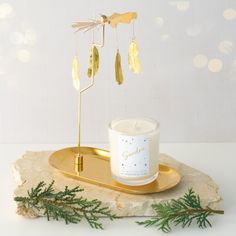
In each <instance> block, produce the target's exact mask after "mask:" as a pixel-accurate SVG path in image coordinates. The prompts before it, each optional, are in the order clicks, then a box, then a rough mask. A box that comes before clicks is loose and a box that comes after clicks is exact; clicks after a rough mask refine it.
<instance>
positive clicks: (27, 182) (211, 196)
mask: <svg viewBox="0 0 236 236" xmlns="http://www.w3.org/2000/svg"><path fill="white" fill-rule="evenodd" d="M51 154H52V151H40V152H30V151H27V152H26V153H25V154H24V155H23V156H22V157H21V158H20V159H18V160H17V161H16V162H15V163H14V165H13V175H14V178H15V180H16V183H17V188H16V189H15V192H14V196H26V195H27V190H28V189H30V188H31V187H33V186H35V185H36V184H38V182H40V181H42V180H43V181H45V182H46V183H50V182H51V181H52V180H55V186H54V187H55V189H56V190H63V189H64V187H65V186H68V187H69V188H73V187H75V186H78V185H79V186H80V187H81V188H83V189H84V191H83V192H80V193H79V195H80V196H81V195H82V196H83V197H86V198H88V199H94V198H96V199H98V200H100V201H102V202H103V203H104V205H106V206H109V207H110V208H111V210H112V211H113V212H114V213H116V214H117V215H118V216H122V217H128V216H152V215H153V214H154V212H153V211H152V208H151V205H152V204H153V203H159V202H162V203H163V202H165V201H168V200H170V199H177V198H179V197H180V196H183V194H184V193H185V192H186V191H187V189H188V188H190V187H192V188H193V189H194V191H195V192H196V193H198V194H199V195H200V198H201V200H202V204H203V205H204V206H209V207H212V208H216V207H217V205H218V203H219V202H220V201H221V197H220V195H219V194H218V186H217V184H216V183H215V182H214V181H213V180H212V179H211V178H210V177H209V176H208V175H206V174H204V173H202V172H200V171H198V170H196V169H194V168H192V167H189V166H187V165H185V164H183V163H181V162H178V161H177V160H175V159H173V158H172V157H170V156H168V155H165V154H161V156H160V163H163V164H165V165H168V166H171V167H173V168H175V169H176V170H177V171H178V172H179V173H180V174H181V175H182V179H181V182H180V183H179V184H178V185H177V186H176V187H174V188H173V189H170V190H167V191H165V192H161V193H153V194H147V195H133V194H127V193H122V192H118V191H115V190H110V189H106V188H103V187H99V186H96V185H92V184H89V183H85V182H82V181H79V180H75V179H71V178H68V177H65V176H64V175H63V174H61V173H59V172H58V171H56V170H55V169H53V168H52V167H51V166H49V164H48V158H49V156H50V155H51ZM17 213H18V214H19V215H23V216H25V217H31V218H32V217H37V216H41V214H42V213H40V212H34V211H33V210H27V209H24V208H22V207H21V206H20V205H18V206H17Z"/></svg>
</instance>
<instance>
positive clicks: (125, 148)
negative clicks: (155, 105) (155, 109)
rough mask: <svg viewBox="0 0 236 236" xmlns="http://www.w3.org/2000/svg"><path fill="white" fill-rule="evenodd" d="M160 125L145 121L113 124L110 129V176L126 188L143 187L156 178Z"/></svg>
mask: <svg viewBox="0 0 236 236" xmlns="http://www.w3.org/2000/svg"><path fill="white" fill-rule="evenodd" d="M159 133H160V132H159V123H158V122H157V121H155V120H153V119H148V118H146V119H145V118H131V119H119V120H114V121H112V122H111V123H110V125H109V143H110V153H111V159H110V164H111V172H112V176H113V179H115V180H116V181H117V182H120V183H122V184H126V185H133V186H135V185H145V184H148V183H150V182H152V181H154V180H155V179H156V178H157V176H158V157H159Z"/></svg>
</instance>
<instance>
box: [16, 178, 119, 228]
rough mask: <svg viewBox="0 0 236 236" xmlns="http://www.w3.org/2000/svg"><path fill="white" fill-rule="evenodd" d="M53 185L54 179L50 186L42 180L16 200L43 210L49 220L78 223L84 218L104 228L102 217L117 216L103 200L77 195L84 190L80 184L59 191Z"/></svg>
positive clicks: (32, 207)
mask: <svg viewBox="0 0 236 236" xmlns="http://www.w3.org/2000/svg"><path fill="white" fill-rule="evenodd" d="M53 186H54V181H52V182H51V183H50V184H49V185H48V186H46V183H45V182H43V181H41V182H39V183H38V185H37V186H36V187H34V188H31V190H29V191H28V192H27V193H28V196H27V197H15V198H14V200H15V201H16V202H18V203H20V204H21V206H23V207H25V208H26V209H34V210H36V211H42V212H43V215H44V216H46V217H47V219H48V220H51V219H53V220H64V221H65V223H66V224H69V223H74V224H76V223H79V222H80V221H81V220H82V219H83V218H84V219H86V220H87V222H88V223H89V225H90V226H91V227H92V228H96V229H103V225H102V223H100V222H99V219H100V218H101V217H108V218H109V219H110V220H113V219H115V218H117V217H116V215H115V214H113V213H112V212H111V210H110V209H109V208H108V207H104V206H102V202H101V201H99V200H97V199H93V200H88V199H86V198H83V197H76V194H77V193H78V192H82V191H83V189H81V188H79V187H78V186H77V187H75V188H72V189H69V188H68V187H67V186H66V187H65V189H64V191H59V192H56V191H55V189H54V188H53Z"/></svg>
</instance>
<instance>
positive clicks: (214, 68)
mask: <svg viewBox="0 0 236 236" xmlns="http://www.w3.org/2000/svg"><path fill="white" fill-rule="evenodd" d="M222 68H223V62H222V61H221V60H220V59H219V58H213V59H211V60H209V62H208V69H209V71H211V72H214V73H217V72H220V71H221V70H222Z"/></svg>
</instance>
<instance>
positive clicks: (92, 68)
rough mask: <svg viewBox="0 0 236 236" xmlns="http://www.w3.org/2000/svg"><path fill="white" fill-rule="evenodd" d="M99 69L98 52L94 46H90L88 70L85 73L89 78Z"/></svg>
mask: <svg viewBox="0 0 236 236" xmlns="http://www.w3.org/2000/svg"><path fill="white" fill-rule="evenodd" d="M98 69H99V52H98V49H97V48H96V46H94V45H93V46H92V47H91V48H90V53H89V66H88V71H87V75H88V77H89V78H91V77H92V76H95V75H96V74H97V72H98Z"/></svg>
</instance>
